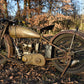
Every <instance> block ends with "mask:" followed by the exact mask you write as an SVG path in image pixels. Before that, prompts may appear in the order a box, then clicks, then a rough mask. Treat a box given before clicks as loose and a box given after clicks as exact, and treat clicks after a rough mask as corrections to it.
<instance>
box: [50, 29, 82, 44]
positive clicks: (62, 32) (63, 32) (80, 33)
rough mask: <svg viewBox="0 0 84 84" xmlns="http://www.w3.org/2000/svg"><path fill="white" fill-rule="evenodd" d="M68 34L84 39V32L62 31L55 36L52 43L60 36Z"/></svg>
mask: <svg viewBox="0 0 84 84" xmlns="http://www.w3.org/2000/svg"><path fill="white" fill-rule="evenodd" d="M66 33H69V34H74V33H75V34H76V35H77V36H80V37H81V38H82V39H84V32H80V31H78V32H75V31H74V30H65V31H61V32H59V33H58V34H56V35H55V36H53V37H52V38H51V40H50V42H51V43H53V41H54V40H55V39H56V38H57V37H58V36H59V35H62V34H66Z"/></svg>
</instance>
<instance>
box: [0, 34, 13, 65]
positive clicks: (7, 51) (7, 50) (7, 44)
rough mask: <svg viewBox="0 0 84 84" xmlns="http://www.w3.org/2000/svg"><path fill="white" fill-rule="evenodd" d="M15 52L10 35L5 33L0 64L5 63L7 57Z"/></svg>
mask: <svg viewBox="0 0 84 84" xmlns="http://www.w3.org/2000/svg"><path fill="white" fill-rule="evenodd" d="M12 54H13V48H12V43H11V40H10V38H9V36H8V35H4V37H3V39H2V40H1V45H0V64H3V63H5V61H6V57H10V56H11V55H12Z"/></svg>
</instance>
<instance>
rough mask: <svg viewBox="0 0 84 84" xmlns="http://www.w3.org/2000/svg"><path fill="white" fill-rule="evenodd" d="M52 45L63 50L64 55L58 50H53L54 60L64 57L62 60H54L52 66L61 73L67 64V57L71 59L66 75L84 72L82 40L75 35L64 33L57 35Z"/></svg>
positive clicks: (83, 45) (83, 41) (83, 42)
mask: <svg viewBox="0 0 84 84" xmlns="http://www.w3.org/2000/svg"><path fill="white" fill-rule="evenodd" d="M53 44H55V45H56V46H58V47H60V48H61V49H64V50H65V52H66V53H64V52H63V51H60V50H58V49H56V48H55V49H54V58H57V57H64V56H66V57H65V58H63V59H57V60H54V61H53V63H54V66H55V67H56V68H57V69H58V70H59V71H61V72H63V70H64V69H65V67H66V66H67V64H68V59H67V56H70V57H71V62H70V65H69V67H68V70H67V73H72V74H76V73H78V72H81V71H84V40H83V39H82V38H81V37H80V36H77V35H74V34H71V33H65V34H62V35H59V36H58V37H57V38H56V39H55V40H54V41H53Z"/></svg>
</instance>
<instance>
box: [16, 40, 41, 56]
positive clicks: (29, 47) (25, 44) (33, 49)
mask: <svg viewBox="0 0 84 84" xmlns="http://www.w3.org/2000/svg"><path fill="white" fill-rule="evenodd" d="M17 44H18V45H17V47H18V48H19V51H20V54H21V55H28V54H32V53H33V54H34V53H38V52H39V48H40V43H39V40H38V39H18V42H17Z"/></svg>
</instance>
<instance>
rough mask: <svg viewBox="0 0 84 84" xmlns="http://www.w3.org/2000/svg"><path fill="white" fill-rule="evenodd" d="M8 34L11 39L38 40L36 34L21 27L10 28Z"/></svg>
mask: <svg viewBox="0 0 84 84" xmlns="http://www.w3.org/2000/svg"><path fill="white" fill-rule="evenodd" d="M9 34H10V36H11V37H12V38H40V35H39V34H38V33H37V32H35V31H33V30H31V29H28V28H27V27H23V26H10V27H9Z"/></svg>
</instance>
